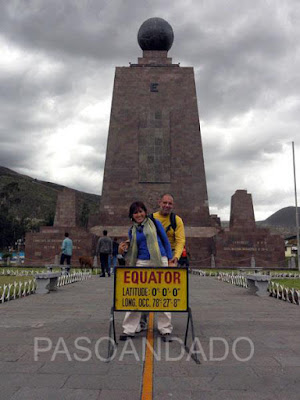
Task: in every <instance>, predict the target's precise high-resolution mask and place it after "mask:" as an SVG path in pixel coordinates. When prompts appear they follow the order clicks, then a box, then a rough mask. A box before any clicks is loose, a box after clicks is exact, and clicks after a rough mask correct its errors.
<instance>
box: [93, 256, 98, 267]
mask: <svg viewBox="0 0 300 400" xmlns="http://www.w3.org/2000/svg"><path fill="white" fill-rule="evenodd" d="M93 268H98V260H97V256H95V257H94V261H93Z"/></svg>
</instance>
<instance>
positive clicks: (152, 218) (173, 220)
mask: <svg viewBox="0 0 300 400" xmlns="http://www.w3.org/2000/svg"><path fill="white" fill-rule="evenodd" d="M148 217H149V218H151V220H152V221H153V222H154V221H155V218H154V217H153V214H150V215H148ZM170 222H171V223H170V225H168V226H167V227H166V233H167V232H168V231H169V230H170V229H171V228H172V229H173V231H174V232H175V231H176V227H177V223H176V214H174V213H173V212H171V213H170ZM154 224H155V222H154ZM155 227H156V225H155Z"/></svg>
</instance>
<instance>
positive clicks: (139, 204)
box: [129, 201, 147, 219]
mask: <svg viewBox="0 0 300 400" xmlns="http://www.w3.org/2000/svg"><path fill="white" fill-rule="evenodd" d="M138 210H144V211H145V213H146V214H147V208H146V206H145V204H144V203H143V202H142V201H135V202H134V203H132V204H131V206H130V207H129V218H131V219H132V217H133V214H135V213H136V212H137V211H138Z"/></svg>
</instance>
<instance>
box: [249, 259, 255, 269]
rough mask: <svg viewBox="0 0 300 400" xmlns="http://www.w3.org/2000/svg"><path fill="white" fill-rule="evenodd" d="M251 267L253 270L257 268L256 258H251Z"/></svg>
mask: <svg viewBox="0 0 300 400" xmlns="http://www.w3.org/2000/svg"><path fill="white" fill-rule="evenodd" d="M250 266H251V268H255V258H254V256H252V257H251V263H250Z"/></svg>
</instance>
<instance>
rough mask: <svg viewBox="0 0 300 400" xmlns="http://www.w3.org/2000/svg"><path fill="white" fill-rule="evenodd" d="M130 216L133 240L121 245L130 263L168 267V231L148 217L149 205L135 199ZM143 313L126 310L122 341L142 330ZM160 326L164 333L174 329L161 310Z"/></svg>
mask: <svg viewBox="0 0 300 400" xmlns="http://www.w3.org/2000/svg"><path fill="white" fill-rule="evenodd" d="M129 218H131V220H132V222H133V225H132V227H131V228H130V230H129V239H130V241H126V242H122V243H121V244H120V246H119V250H120V252H121V253H124V252H126V250H128V253H127V258H129V265H130V266H137V267H149V266H157V267H167V266H168V265H169V263H170V260H171V259H172V258H173V255H172V250H171V245H170V242H169V240H168V237H167V234H166V232H165V230H164V228H163V226H162V224H161V223H160V222H159V221H157V220H156V221H155V224H154V222H153V221H152V220H151V218H148V217H147V208H146V206H145V204H144V203H142V202H141V201H135V202H134V203H132V204H131V206H130V208H129ZM140 319H141V312H127V313H126V315H125V318H124V321H123V335H121V336H120V340H126V339H127V338H128V337H134V335H135V333H136V332H140V331H141V327H140ZM157 328H158V330H159V332H160V333H161V334H162V335H169V334H170V333H171V332H172V329H173V326H172V324H171V313H168V312H166V313H158V315H157Z"/></svg>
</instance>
